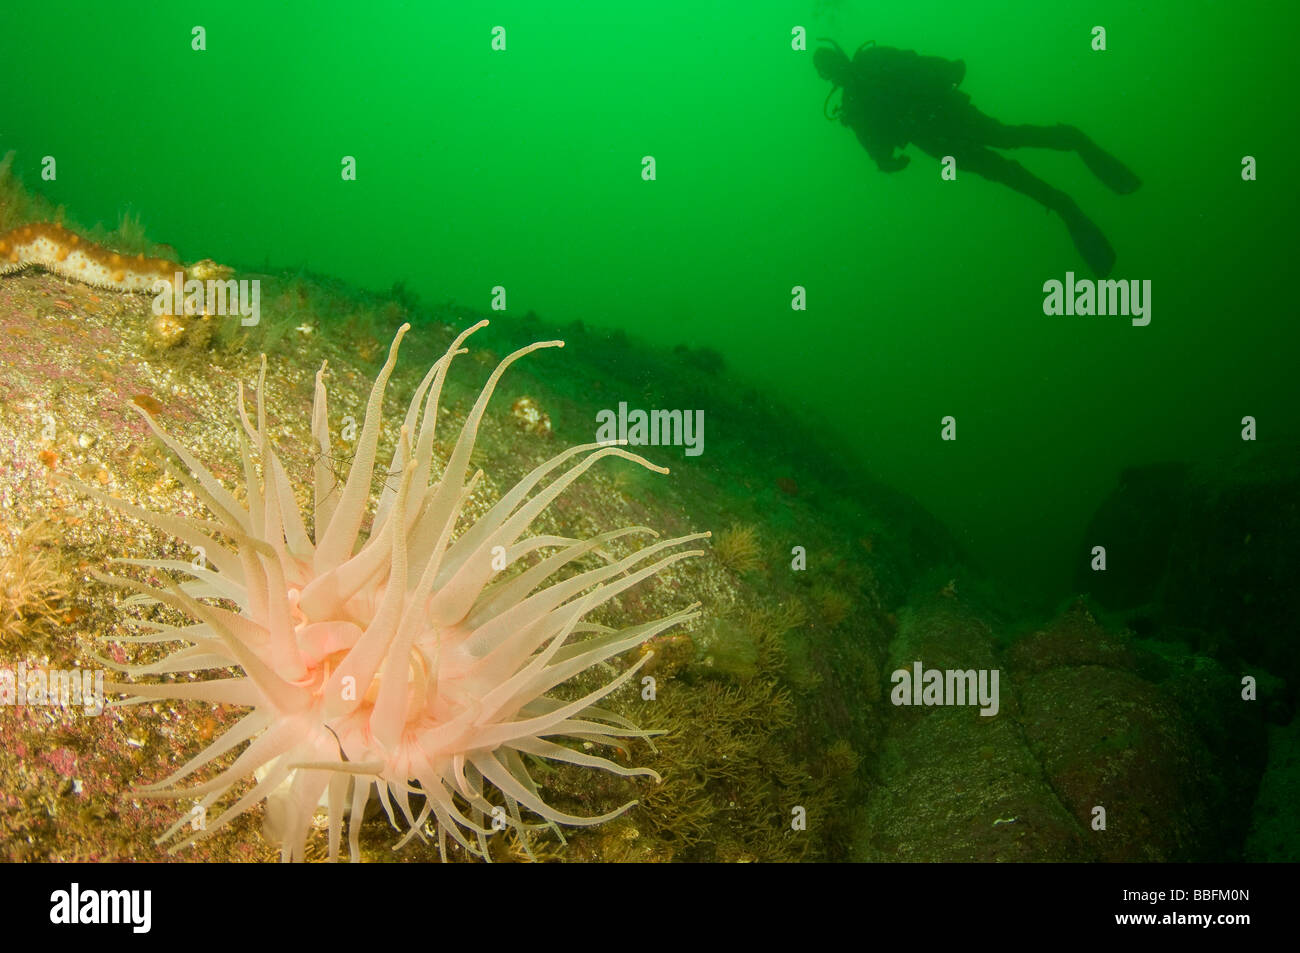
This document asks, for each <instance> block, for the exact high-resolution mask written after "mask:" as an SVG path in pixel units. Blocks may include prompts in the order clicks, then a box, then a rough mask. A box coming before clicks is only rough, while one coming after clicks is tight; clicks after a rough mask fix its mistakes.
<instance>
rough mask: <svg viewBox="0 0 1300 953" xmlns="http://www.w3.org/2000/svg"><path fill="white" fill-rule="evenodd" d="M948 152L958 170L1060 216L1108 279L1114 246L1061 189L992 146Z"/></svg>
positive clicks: (1087, 257) (1091, 262) (1084, 253)
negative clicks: (1012, 191) (970, 173)
mask: <svg viewBox="0 0 1300 953" xmlns="http://www.w3.org/2000/svg"><path fill="white" fill-rule="evenodd" d="M926 151H929V150H926ZM948 154H949V155H955V156H956V157H957V169H958V172H959V173H960V172H961V171H966V172H974V173H975V174H976V175H978V176H981V177H983V178H985V179H988V180H989V181H990V182H1000V183H1002V184H1003V185H1005V186H1007V187H1009V188H1012V189H1015V190H1016V191H1017V192H1019V193H1020V194H1021V195H1027V196H1029V197H1030V198H1031V199H1033V200H1034V201H1035V202H1037V203H1038V204H1039V205H1041V206H1043V207H1044V208H1046V209H1048V210H1050V211H1053V212H1055V213H1056V214H1057V215H1059V216H1061V219H1062V221H1064V222H1065V227H1066V228H1067V229H1069V231H1070V238H1071V239H1073V240H1074V247H1075V248H1077V249H1078V250H1079V254H1080V255H1082V256H1083V258H1084V261H1086V262H1087V263H1088V267H1089V268H1091V269H1092V271H1093V273H1094V274H1096V276H1097V277H1098V278H1105V277H1106V276H1107V275H1109V274H1110V270H1111V269H1112V268H1114V267H1115V249H1113V248H1112V247H1111V245H1110V242H1108V241H1107V240H1106V236H1105V235H1103V234H1102V233H1101V229H1099V228H1098V227H1097V226H1096V225H1095V224H1093V222H1092V220H1091V219H1089V218H1088V216H1086V215H1084V214H1083V211H1082V210H1081V209H1080V208H1079V206H1078V205H1077V204H1076V203H1075V201H1074V199H1072V198H1070V197H1069V196H1068V195H1066V194H1065V193H1064V192H1062V191H1061V190H1060V189H1056V188H1053V187H1052V186H1050V185H1048V184H1047V183H1046V182H1044V181H1043V180H1042V179H1040V178H1038V176H1036V175H1034V174H1033V173H1032V172H1030V171H1029V170H1028V169H1026V168H1025V167H1024V166H1022V165H1021V164H1020V163H1019V162H1016V161H1014V160H1012V159H1008V158H1007V157H1006V156H1003V155H999V154H998V153H996V152H993V151H992V150H990V149H980V148H970V147H966V148H962V147H960V146H959V147H954V148H953V149H951V150H949V152H948Z"/></svg>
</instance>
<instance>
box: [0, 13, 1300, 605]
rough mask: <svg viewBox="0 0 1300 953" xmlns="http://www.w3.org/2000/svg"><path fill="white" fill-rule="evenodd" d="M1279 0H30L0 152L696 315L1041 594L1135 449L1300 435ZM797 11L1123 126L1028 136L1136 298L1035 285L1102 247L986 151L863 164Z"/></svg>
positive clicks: (112, 192) (240, 230)
mask: <svg viewBox="0 0 1300 953" xmlns="http://www.w3.org/2000/svg"><path fill="white" fill-rule="evenodd" d="M602 7H603V8H602ZM1296 10H1297V8H1296V7H1295V6H1294V5H1285V4H1281V3H1276V2H1246V3H1236V4H1228V3H1207V2H1187V0H1178V2H1172V0H1164V2H1151V3H1145V4H1141V5H1134V4H1131V3H1121V2H1088V3H1081V2H1068V3H1057V4H1052V5H1051V6H1050V7H1044V6H1043V5H1042V4H1040V3H1036V2H1028V0H1017V2H1007V3H1000V4H997V5H996V6H995V7H993V8H990V7H988V6H986V5H979V4H975V5H972V4H968V3H957V2H944V3H927V2H908V3H906V4H903V3H900V4H894V5H892V7H890V8H887V7H884V6H881V5H876V4H867V3H858V2H851V0H844V2H841V3H833V2H825V0H819V2H816V3H813V2H803V3H770V2H745V3H708V4H699V3H695V2H690V3H687V2H679V3H665V2H656V3H654V4H650V5H646V4H626V3H616V4H615V3H610V4H605V5H599V4H596V3H547V4H537V3H528V2H518V3H509V2H500V3H491V4H478V3H457V4H450V3H404V4H397V3H382V2H378V3H367V4H353V3H335V2H323V3H322V2H315V3H285V4H273V5H271V4H264V3H261V2H248V3H224V4H217V5H192V6H191V5H175V4H168V5H162V6H159V7H150V8H147V9H146V8H143V7H142V8H140V9H139V12H138V13H137V12H131V11H130V10H129V8H127V9H124V8H122V7H121V6H120V5H106V4H102V3H91V2H78V0H66V2H63V3H60V4H57V5H55V6H48V5H38V4H21V5H19V4H12V5H10V6H9V7H7V8H6V10H5V12H4V17H3V21H4V22H3V27H2V29H3V32H2V33H0V52H2V53H3V58H4V61H5V66H6V74H7V76H8V81H7V83H6V87H7V89H8V91H9V95H8V96H7V97H6V108H5V115H4V117H3V121H2V123H0V152H3V151H6V150H8V149H11V148H12V149H16V150H17V152H18V157H17V162H16V169H17V171H19V172H20V174H21V175H22V176H23V178H24V180H25V181H26V182H27V184H28V185H29V186H32V187H36V188H38V189H40V190H41V191H43V192H45V194H47V195H48V196H49V197H50V198H52V199H54V200H55V201H58V202H61V203H64V204H65V205H66V207H67V210H68V214H69V216H70V217H71V218H73V219H76V220H80V221H83V222H94V221H96V220H99V221H103V222H105V223H109V224H113V223H116V222H117V220H118V219H119V218H120V216H121V215H122V214H123V212H125V211H133V212H135V213H138V214H139V215H140V217H141V218H142V219H143V221H144V223H145V225H146V227H147V228H148V230H149V233H150V235H151V236H153V237H154V238H155V239H157V240H162V241H167V242H170V243H172V244H174V245H175V246H176V247H177V248H178V249H179V250H180V252H181V253H182V255H183V256H184V257H186V258H187V259H192V258H198V257H213V258H216V259H218V260H221V261H226V262H230V263H232V264H236V265H239V266H241V267H242V268H243V269H245V270H247V271H252V272H256V271H257V270H258V269H263V268H265V269H271V268H276V269H278V268H285V267H303V268H308V269H310V270H312V271H315V272H320V273H326V274H330V275H334V276H337V277H340V278H343V279H346V280H348V281H351V282H355V283H357V284H360V285H362V286H365V287H370V288H376V289H386V288H388V287H389V286H390V285H392V283H393V282H395V281H404V282H406V283H407V286H408V287H409V288H410V289H412V290H414V291H416V292H417V293H419V294H420V295H421V296H422V297H423V298H424V299H425V300H426V301H429V302H442V301H445V300H446V299H448V298H453V299H456V300H457V301H459V302H463V303H465V304H467V305H472V306H474V307H477V308H481V309H485V308H487V307H488V296H489V291H490V289H491V288H492V286H494V285H497V284H502V285H505V286H506V288H507V289H508V294H509V298H508V302H509V309H510V310H509V311H508V312H507V314H506V315H505V316H503V318H505V319H506V320H508V318H509V316H510V315H512V314H513V315H521V314H524V313H526V312H528V311H529V310H534V311H536V312H537V313H539V314H541V315H542V316H543V317H546V318H548V319H552V320H555V321H567V320H571V319H574V318H578V319H582V320H583V321H585V322H587V323H588V324H592V325H599V326H606V327H618V328H624V329H626V330H627V331H628V332H629V333H631V334H634V335H640V336H643V337H644V338H647V339H651V340H653V341H657V342H662V343H665V344H677V343H686V344H690V345H692V346H698V345H708V346H712V347H714V348H716V349H718V350H719V351H721V352H722V353H723V354H724V355H725V356H726V358H727V360H728V363H729V365H730V366H731V369H732V372H733V373H735V374H736V375H737V376H738V377H740V378H741V379H746V380H749V381H752V382H757V383H759V384H760V385H761V386H763V387H764V388H766V389H769V390H770V391H771V392H773V394H774V395H776V396H778V397H779V398H780V399H781V400H783V401H785V402H786V403H787V404H788V406H789V407H790V408H791V417H790V420H789V429H790V437H789V439H790V440H791V442H793V443H798V442H800V441H802V440H804V439H805V438H806V434H808V433H809V432H813V431H818V430H821V431H824V432H826V433H829V434H831V435H833V437H834V440H835V442H836V443H837V444H838V446H839V447H840V449H841V452H842V453H843V455H844V457H845V459H846V460H849V461H853V462H855V463H858V464H860V465H861V466H862V467H863V468H865V469H866V470H868V471H870V472H871V473H873V474H875V475H877V476H879V477H881V478H883V479H885V480H887V481H889V482H892V483H894V484H896V485H898V486H899V487H900V488H902V489H905V490H907V491H909V492H911V493H913V494H914V495H916V496H917V497H918V498H920V500H921V501H922V502H923V503H925V504H926V505H927V506H928V507H929V508H930V509H931V510H933V511H934V512H935V513H936V514H938V515H939V516H940V517H942V518H943V519H944V520H945V521H946V522H948V523H949V524H950V525H951V526H952V527H953V528H954V530H955V531H956V532H957V533H958V535H959V536H960V537H961V538H962V539H963V540H964V541H965V542H966V543H967V544H968V545H969V546H970V547H971V549H972V551H973V553H974V554H975V555H976V556H977V557H981V558H983V559H984V560H985V561H986V563H987V564H988V565H989V566H990V567H991V568H992V569H994V570H995V571H997V572H998V573H999V574H1001V575H1002V576H1003V578H1004V579H1013V580H1015V582H1016V584H1017V585H1018V586H1019V588H1020V591H1021V592H1022V593H1023V594H1024V595H1027V596H1028V595H1036V594H1041V595H1051V594H1054V593H1057V594H1059V593H1060V592H1062V591H1063V590H1064V587H1066V586H1067V585H1068V581H1067V580H1068V574H1069V572H1070V570H1071V568H1072V567H1073V565H1074V564H1075V562H1076V561H1077V560H1080V559H1083V558H1086V552H1085V551H1084V549H1083V547H1082V540H1081V533H1082V528H1083V523H1084V521H1085V519H1086V517H1087V514H1088V513H1089V512H1090V511H1091V509H1092V508H1093V507H1094V506H1095V504H1096V502H1097V501H1098V500H1099V499H1100V497H1101V495H1102V494H1103V493H1104V492H1105V491H1106V490H1107V489H1109V487H1110V486H1111V485H1113V483H1114V481H1115V477H1116V474H1117V473H1118V471H1119V469H1120V468H1121V467H1123V466H1125V465H1128V464H1131V463H1140V462H1146V461H1152V460H1159V459H1175V458H1176V459H1184V460H1215V459H1221V458H1227V457H1229V456H1231V455H1234V454H1236V453H1238V452H1239V451H1240V450H1241V442H1240V438H1239V428H1240V419H1241V417H1242V416H1243V415H1246V414H1251V415H1253V416H1255V417H1256V418H1257V419H1258V420H1259V428H1260V436H1261V440H1279V441H1294V440H1295V438H1296V437H1297V427H1296V424H1295V422H1294V411H1295V408H1296V407H1297V406H1300V394H1297V390H1298V388H1297V385H1296V381H1295V379H1296V374H1295V363H1296V345H1297V334H1296V331H1295V324H1296V309H1295V293H1294V291H1293V290H1292V287H1291V284H1292V277H1291V276H1292V275H1293V274H1294V272H1295V265H1294V259H1295V249H1296V238H1295V236H1296V232H1295V224H1294V215H1295V211H1296V185H1295V172H1294V168H1293V164H1294V156H1295V155H1296V154H1297V153H1298V152H1300V143H1298V142H1297V135H1296V132H1295V129H1296V123H1295V93H1296V90H1297V83H1296V81H1295V76H1294V69H1295V66H1294V55H1293V51H1292V49H1291V47H1292V44H1293V38H1294V36H1295V32H1296V27H1297V21H1298V20H1300V15H1297V12H1296ZM196 24H199V25H202V26H204V27H205V28H206V29H207V50H206V52H202V53H196V52H193V51H192V50H191V48H190V39H191V36H190V30H191V28H192V27H193V26H195V25H196ZM498 24H500V25H503V26H505V28H506V30H507V46H508V48H507V51H506V52H504V53H494V52H492V51H491V49H490V47H489V42H490V30H491V28H492V27H493V26H495V25H498ZM1099 24H1100V25H1103V26H1105V27H1106V28H1107V31H1108V47H1109V48H1108V49H1107V50H1106V51H1105V52H1093V51H1092V50H1091V48H1090V42H1091V30H1092V28H1093V27H1094V26H1095V25H1099ZM795 25H802V26H805V27H807V29H808V33H809V36H810V37H817V36H823V35H830V36H834V37H835V38H837V39H838V40H839V42H840V43H841V44H842V45H843V46H844V47H845V48H847V49H848V50H850V51H851V50H852V49H853V48H855V47H856V46H857V45H858V44H859V43H861V42H862V41H864V40H867V39H874V40H876V41H877V42H879V43H881V44H884V45H892V46H899V47H904V48H912V49H917V50H919V51H921V52H924V53H929V54H935V55H940V56H945V57H948V58H953V59H956V58H960V59H964V60H965V61H966V64H967V76H966V81H965V83H964V84H963V88H964V89H965V90H966V91H967V92H969V93H970V94H971V95H972V97H973V99H974V101H975V103H976V104H977V105H979V106H980V107H981V108H982V109H984V110H985V111H986V112H988V113H990V114H992V115H994V116H996V117H998V118H1000V119H1002V120H1003V121H1006V122H1011V123H1019V122H1035V123H1048V124H1050V123H1056V122H1068V123H1073V124H1076V125H1078V126H1080V127H1081V128H1083V129H1084V130H1085V131H1086V132H1088V133H1089V134H1090V135H1091V136H1092V137H1093V138H1094V139H1096V140H1097V142H1098V143H1099V144H1101V145H1102V146H1103V147H1104V148H1107V149H1110V150H1112V151H1113V152H1114V153H1116V154H1117V155H1118V156H1119V157H1120V158H1121V159H1123V160H1124V161H1125V162H1127V163H1128V164H1130V165H1131V166H1132V167H1133V168H1134V170H1135V171H1137V172H1138V174H1139V175H1140V176H1141V177H1142V178H1143V179H1144V181H1145V185H1144V187H1143V188H1142V189H1141V190H1140V191H1139V192H1137V193H1136V194H1134V195H1130V196H1124V197H1120V196H1115V195H1113V194H1111V193H1109V192H1108V191H1106V190H1105V189H1104V187H1102V186H1101V185H1100V184H1099V183H1098V182H1096V181H1095V180H1094V179H1093V178H1092V177H1091V175H1090V174H1089V173H1088V172H1087V171H1086V169H1084V167H1083V166H1082V164H1081V163H1079V162H1078V160H1077V159H1076V158H1075V157H1073V156H1071V155H1064V154H1054V153H1046V152H1037V151H1028V150H1022V151H1020V152H1019V153H1017V154H1016V157H1017V158H1018V159H1020V160H1021V161H1023V162H1024V163H1025V164H1026V165H1027V166H1029V167H1030V168H1031V169H1032V170H1033V171H1035V172H1036V173H1038V174H1039V175H1041V176H1042V177H1044V178H1046V179H1047V180H1048V181H1050V182H1051V183H1053V184H1055V185H1057V186H1058V187H1060V188H1063V189H1064V190H1066V191H1067V192H1069V193H1070V194H1071V195H1073V196H1074V197H1075V198H1076V200H1077V201H1078V202H1079V203H1080V205H1081V206H1082V207H1083V208H1084V210H1085V211H1086V212H1087V213H1088V214H1090V215H1091V216H1092V217H1093V218H1094V219H1095V220H1096V221H1097V222H1098V223H1099V224H1100V225H1101V227H1102V228H1103V229H1104V230H1105V231H1106V233H1107V234H1108V236H1109V237H1110V239H1111V241H1112V243H1113V244H1114V245H1115V247H1116V250H1117V252H1118V254H1119V262H1118V266H1117V268H1116V271H1115V274H1114V275H1113V277H1117V278H1139V279H1150V280H1151V281H1152V282H1153V294H1152V298H1153V318H1152V322H1151V325H1150V326H1149V327H1146V328H1134V327H1131V326H1130V324H1129V322H1128V321H1127V320H1126V319H1123V318H1114V317H1110V318H1099V317H1090V318H1084V317H1069V318H1063V317H1046V316H1044V315H1043V314H1042V310H1041V301H1042V291H1041V287H1042V283H1043V282H1044V281H1045V280H1047V279H1049V278H1053V277H1056V278H1063V277H1064V273H1065V272H1066V271H1067V270H1073V271H1076V272H1079V273H1084V272H1085V269H1084V267H1083V265H1082V262H1081V261H1080V260H1078V258H1077V257H1076V255H1075V253H1074V250H1073V248H1072V247H1071V245H1070V243H1069V240H1068V238H1067V235H1066V232H1065V230H1064V228H1063V227H1062V226H1061V225H1060V223H1059V222H1058V221H1056V220H1055V219H1054V218H1051V217H1049V216H1048V215H1046V214H1045V213H1044V211H1043V210H1042V209H1041V208H1038V207H1037V206H1035V205H1034V204H1032V203H1031V202H1030V201H1029V200H1027V199H1025V198H1023V197H1021V196H1019V195H1015V194H1013V193H1011V192H1009V191H1008V190H1006V189H1004V188H1001V187H999V186H996V185H992V184H990V183H987V182H985V181H983V180H980V179H978V178H976V177H974V176H966V177H961V176H959V178H958V181H957V182H955V183H945V182H941V181H940V179H939V177H938V172H937V167H936V166H935V164H934V163H933V162H932V161H931V160H929V159H928V158H927V157H926V156H924V155H923V154H921V153H920V152H919V151H918V150H916V149H915V148H914V147H913V148H912V149H910V150H909V154H911V155H912V158H913V161H912V164H911V166H910V168H909V169H907V170H906V171H905V172H903V173H901V174H899V175H893V176H886V175H883V174H881V173H879V172H878V171H877V170H876V169H875V167H874V165H873V164H872V163H871V161H870V160H869V159H868V158H867V156H866V155H865V153H864V152H863V151H862V150H861V148H860V147H859V146H858V144H857V142H856V140H855V139H854V137H853V135H852V134H851V133H850V132H849V131H848V130H846V129H844V128H842V127H841V126H839V125H838V124H833V123H829V122H826V121H825V120H824V119H823V118H822V103H823V100H824V98H825V95H826V93H827V91H828V86H827V84H825V83H823V82H822V81H821V80H820V79H819V78H818V77H817V75H816V74H815V73H814V71H813V68H812V62H811V52H795V51H792V50H791V45H790V31H791V28H792V27H793V26H795ZM45 155H51V156H54V157H55V158H56V159H57V162H58V179H57V181H55V182H44V183H42V182H40V181H39V161H40V159H41V157H42V156H45ZM345 155H352V156H355V157H356V158H357V162H358V171H359V178H358V180H357V181H356V182H344V181H342V180H341V177H340V174H339V173H340V160H341V158H342V157H343V156H345ZM645 155H653V156H654V157H655V158H656V160H657V165H658V180H657V181H655V182H644V181H642V179H641V175H640V172H641V158H642V156H645ZM1244 155H1253V156H1256V157H1257V158H1258V160H1259V169H1260V179H1259V181H1257V182H1253V183H1245V182H1242V181H1241V178H1240V162H1241V158H1242V156H1244ZM794 285H803V286H805V287H806V288H807V289H808V301H809V308H808V310H807V311H806V312H802V313H799V312H794V311H792V310H791V308H790V303H789V302H790V289H791V287H792V286H794ZM322 317H323V318H325V320H328V317H327V316H322ZM947 414H952V415H954V416H955V417H956V418H957V420H958V436H959V439H958V440H957V442H956V443H955V444H953V443H943V442H941V441H940V440H939V421H940V418H941V417H943V416H944V415H947ZM708 426H709V427H710V428H711V429H712V430H715V431H716V430H717V429H718V428H726V427H727V426H728V422H727V421H726V420H720V419H714V420H710V421H709V423H708ZM706 446H707V444H706ZM700 464H701V465H707V455H706V457H704V458H702V459H701V461H700Z"/></svg>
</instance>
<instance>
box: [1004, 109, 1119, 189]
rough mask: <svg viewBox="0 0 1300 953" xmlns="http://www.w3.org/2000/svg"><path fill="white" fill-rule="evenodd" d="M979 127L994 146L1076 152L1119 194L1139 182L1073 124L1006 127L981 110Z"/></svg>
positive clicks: (1085, 163) (1106, 184)
mask: <svg viewBox="0 0 1300 953" xmlns="http://www.w3.org/2000/svg"><path fill="white" fill-rule="evenodd" d="M978 128H979V131H980V133H981V138H980V140H979V141H980V142H982V143H983V144H984V145H986V146H993V147H994V148H995V149H1019V148H1029V149H1056V150H1058V151H1061V152H1077V153H1078V154H1079V158H1080V159H1082V160H1083V164H1084V165H1086V166H1087V167H1088V169H1089V171H1091V172H1092V174H1093V175H1095V176H1096V177H1097V178H1098V179H1100V180H1101V182H1102V184H1103V185H1105V186H1106V187H1107V188H1109V189H1111V190H1112V191H1114V192H1118V193H1119V194H1120V195H1127V194H1128V193H1130V192H1133V191H1135V190H1136V189H1137V187H1138V186H1140V185H1141V184H1142V180H1141V179H1139V178H1138V177H1137V176H1136V175H1134V174H1133V172H1132V170H1131V169H1129V168H1128V167H1127V166H1126V165H1124V163H1122V162H1120V161H1119V160H1118V159H1116V158H1115V157H1114V156H1113V155H1111V154H1110V153H1109V152H1106V151H1105V150H1104V149H1102V148H1101V147H1100V146H1098V145H1097V143H1095V142H1093V141H1092V140H1091V139H1089V138H1088V137H1087V135H1085V134H1084V132H1083V130H1081V129H1078V128H1076V127H1074V126H1067V125H1064V124H1061V125H1056V126H1008V125H1006V124H1005V123H1001V122H998V121H997V120H996V119H993V118H992V117H991V116H985V115H984V114H983V113H980V117H979V125H978Z"/></svg>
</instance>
